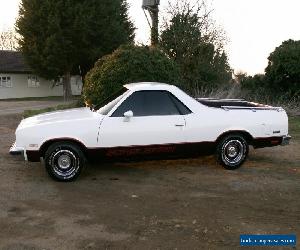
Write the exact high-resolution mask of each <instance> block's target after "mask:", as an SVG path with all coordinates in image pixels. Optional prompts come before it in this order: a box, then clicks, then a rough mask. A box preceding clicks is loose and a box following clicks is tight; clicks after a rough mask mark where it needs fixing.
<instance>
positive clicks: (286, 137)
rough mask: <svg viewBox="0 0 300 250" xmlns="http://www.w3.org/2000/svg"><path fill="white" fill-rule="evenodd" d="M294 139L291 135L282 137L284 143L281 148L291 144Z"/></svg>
mask: <svg viewBox="0 0 300 250" xmlns="http://www.w3.org/2000/svg"><path fill="white" fill-rule="evenodd" d="M291 139H292V137H291V136H290V135H285V136H283V137H282V141H281V144H280V145H281V146H286V145H289V144H290V140H291Z"/></svg>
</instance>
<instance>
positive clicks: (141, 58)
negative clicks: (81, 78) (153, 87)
mask: <svg viewBox="0 0 300 250" xmlns="http://www.w3.org/2000/svg"><path fill="white" fill-rule="evenodd" d="M85 81H86V83H85V86H84V90H83V96H84V99H85V101H86V102H88V103H93V104H99V103H101V102H102V101H103V100H105V99H106V98H107V97H108V96H110V95H111V94H112V93H114V92H116V91H118V90H119V89H120V88H122V86H123V85H124V84H126V83H133V82H147V81H150V82H164V83H171V84H176V83H178V69H177V67H176V64H175V63H174V62H173V61H172V60H170V59H169V58H168V57H167V56H166V55H165V54H164V53H163V52H161V51H160V50H159V49H157V48H155V47H147V46H121V47H120V48H119V49H117V50H116V51H114V52H113V53H112V54H110V55H107V56H104V57H103V58H101V59H99V60H98V61H97V62H96V64H95V67H94V68H93V69H91V71H90V72H89V73H88V74H87V75H86V79H85Z"/></svg>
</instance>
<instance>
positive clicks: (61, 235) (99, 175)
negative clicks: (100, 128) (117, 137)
mask: <svg viewBox="0 0 300 250" xmlns="http://www.w3.org/2000/svg"><path fill="white" fill-rule="evenodd" d="M20 119H21V116H20V115H6V116H0V249H9V250H15V249H17V250H19V249H22V250H34V249H248V248H246V247H239V236H240V234H248V233H249V234H296V235H297V236H298V245H297V248H299V236H300V200H299V198H300V178H299V177H300V150H299V148H300V142H299V137H297V138H298V139H296V140H294V141H292V143H291V145H290V146H288V147H275V148H268V149H260V150H256V151H254V150H251V152H250V156H249V160H248V161H247V162H246V163H245V164H244V165H243V166H242V167H241V168H240V169H238V170H236V171H226V170H224V169H223V168H222V167H220V166H218V165H216V164H215V161H214V159H213V157H205V158H203V157H202V158H198V159H191V160H168V161H149V162H139V163H114V164H107V165H102V166H100V165H99V166H96V165H93V166H89V167H88V168H87V169H86V170H85V171H84V173H83V174H82V175H81V177H80V178H79V179H78V180H77V181H76V182H73V183H58V182H54V181H53V180H52V179H50V178H49V177H48V175H47V174H46V172H45V170H44V167H43V166H42V165H41V164H39V163H25V162H24V161H23V160H22V159H21V157H17V158H16V157H13V156H10V155H8V149H9V146H10V144H11V143H12V142H13V141H14V130H15V128H16V126H17V124H18V123H19V121H20ZM249 249H258V248H254V247H251V248H249ZM261 249H267V247H263V248H261ZM274 249H287V248H286V247H285V248H280V247H275V248H274Z"/></svg>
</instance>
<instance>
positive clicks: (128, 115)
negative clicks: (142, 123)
mask: <svg viewBox="0 0 300 250" xmlns="http://www.w3.org/2000/svg"><path fill="white" fill-rule="evenodd" d="M132 117H133V112H132V111H131V110H129V111H127V112H125V113H124V122H129V121H130V118H132Z"/></svg>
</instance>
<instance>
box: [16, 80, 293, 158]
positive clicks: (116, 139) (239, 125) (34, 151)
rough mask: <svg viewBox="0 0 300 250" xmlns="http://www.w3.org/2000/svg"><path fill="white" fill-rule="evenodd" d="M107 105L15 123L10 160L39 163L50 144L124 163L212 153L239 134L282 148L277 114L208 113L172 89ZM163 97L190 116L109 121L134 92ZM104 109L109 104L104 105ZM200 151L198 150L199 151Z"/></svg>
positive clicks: (283, 117) (139, 86)
mask: <svg viewBox="0 0 300 250" xmlns="http://www.w3.org/2000/svg"><path fill="white" fill-rule="evenodd" d="M125 87H126V88H127V89H128V91H127V92H125V93H124V94H123V95H122V96H121V97H119V98H118V99H117V101H115V102H114V103H113V102H112V103H113V104H114V105H113V107H112V108H111V110H110V111H109V112H108V113H107V114H106V115H103V114H101V109H100V110H98V111H92V110H90V109H89V108H78V109H71V110H66V111H57V112H51V113H45V114H42V115H37V116H34V117H30V118H27V119H24V120H22V121H21V123H20V125H19V126H18V128H17V130H16V142H15V143H14V145H13V146H12V147H11V149H10V152H11V154H16V153H19V152H22V153H23V154H24V157H25V159H26V160H29V161H39V160H40V158H42V157H44V153H45V150H46V148H47V147H48V146H49V145H50V144H51V143H53V142H56V141H72V142H74V143H78V144H79V145H80V146H81V147H82V148H84V151H85V153H86V154H87V155H88V156H105V157H114V156H118V157H122V156H123V157H124V156H131V155H135V154H138V155H143V154H146V155H149V154H151V153H167V154H168V153H172V151H175V150H176V147H177V146H178V145H180V147H181V149H182V150H184V149H186V150H187V151H189V150H191V148H192V146H196V147H197V148H198V150H200V149H201V148H202V149H207V148H209V147H211V148H214V147H215V144H216V143H217V141H218V139H219V138H220V137H221V136H222V135H225V134H228V133H232V132H241V133H242V134H244V135H245V136H246V137H248V139H249V140H250V142H249V143H250V144H252V145H253V146H254V147H264V146H276V145H281V144H286V143H288V140H289V138H290V137H289V136H288V117H287V114H286V112H285V111H284V110H283V109H282V108H274V107H270V106H257V107H239V106H230V107H225V106H222V107H217V108H216V107H210V106H206V105H204V104H202V103H200V102H199V101H198V100H196V99H194V98H192V97H190V96H189V95H187V94H186V93H184V92H183V91H182V90H180V89H179V88H177V87H176V86H173V85H167V84H161V83H136V84H128V85H125ZM149 90H150V91H167V92H169V93H171V94H172V95H173V96H175V97H176V98H177V99H178V100H179V101H180V102H181V103H182V104H184V105H185V106H186V107H187V108H188V109H189V110H190V111H191V112H190V113H189V114H185V115H166V116H160V115H159V116H139V117H138V116H137V117H136V116H134V114H133V116H132V117H130V116H129V117H124V116H123V117H112V116H111V115H112V114H113V113H114V112H115V110H117V109H118V107H119V106H120V105H121V104H122V103H123V102H124V101H125V100H126V99H127V98H128V97H129V96H131V95H132V94H133V93H134V92H138V91H149ZM109 105H110V104H109ZM201 146H202V147H201Z"/></svg>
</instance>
